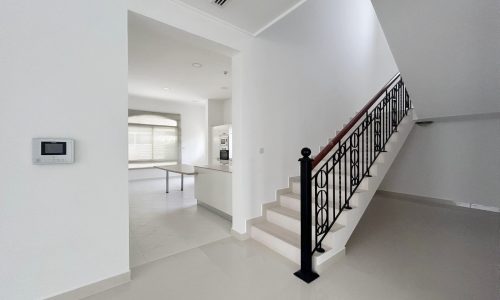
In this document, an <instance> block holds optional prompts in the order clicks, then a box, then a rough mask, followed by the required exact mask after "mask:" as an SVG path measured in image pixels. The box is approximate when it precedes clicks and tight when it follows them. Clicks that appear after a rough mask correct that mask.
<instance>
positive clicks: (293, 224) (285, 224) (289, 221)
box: [266, 210, 348, 234]
mask: <svg viewBox="0 0 500 300" xmlns="http://www.w3.org/2000/svg"><path fill="white" fill-rule="evenodd" d="M313 215H314V212H313ZM347 215H348V214H345V213H344V212H342V213H341V214H340V216H339V218H338V219H337V221H335V223H338V224H341V225H342V224H346V222H347V217H348V216H347ZM266 219H267V221H269V222H271V223H273V224H276V225H278V226H280V227H282V228H284V229H286V230H290V231H292V232H295V233H297V234H300V220H297V219H295V218H292V217H289V216H287V215H283V214H280V213H278V212H275V211H272V210H268V211H267V212H266ZM329 219H330V220H333V211H332V210H329ZM314 220H315V218H314V217H313V219H312V224H313V226H314V225H315V223H314ZM311 230H314V227H313V228H311ZM313 232H314V231H313Z"/></svg>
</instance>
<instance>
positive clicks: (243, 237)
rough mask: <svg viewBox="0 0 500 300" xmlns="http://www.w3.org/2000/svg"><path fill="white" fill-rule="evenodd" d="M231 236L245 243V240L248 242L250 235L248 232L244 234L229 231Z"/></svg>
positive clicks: (232, 230)
mask: <svg viewBox="0 0 500 300" xmlns="http://www.w3.org/2000/svg"><path fill="white" fill-rule="evenodd" d="M231 235H232V236H233V237H234V238H236V239H237V240H240V241H245V240H248V239H249V238H250V234H249V233H248V230H247V232H245V233H239V232H238V231H235V230H234V229H231Z"/></svg>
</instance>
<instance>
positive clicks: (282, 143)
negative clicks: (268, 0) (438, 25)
mask: <svg viewBox="0 0 500 300" xmlns="http://www.w3.org/2000/svg"><path fill="white" fill-rule="evenodd" d="M396 72H397V67H396V64H395V62H394V60H393V57H392V55H391V52H390V50H389V47H388V45H387V42H386V40H385V37H384V35H383V33H382V30H381V28H380V26H379V23H378V20H377V18H376V16H375V12H374V10H373V7H372V5H371V2H370V1H369V0H355V1H353V0H339V1H330V0H315V1H307V2H306V3H304V4H303V5H302V6H300V7H299V8H297V9H296V10H295V11H293V12H292V13H291V14H289V15H288V16H286V17H285V18H283V19H282V20H280V21H279V22H277V23H276V24H275V25H273V26H272V27H270V28H269V29H268V30H267V31H264V32H263V33H262V34H261V35H259V36H258V37H257V38H256V39H254V40H253V41H252V42H251V44H250V45H249V47H248V48H245V49H244V50H243V51H242V52H241V53H240V54H238V55H237V56H235V57H233V80H232V82H233V133H234V143H233V146H234V160H233V164H234V168H233V171H234V172H233V178H234V182H233V202H234V203H233V229H235V230H236V231H238V232H245V220H246V219H249V218H252V217H256V216H258V215H260V213H261V205H262V204H263V203H266V202H270V201H274V200H275V199H274V198H275V191H276V189H278V188H282V187H286V186H287V184H288V176H295V175H298V174H299V171H298V162H297V159H298V158H299V156H300V150H301V148H302V147H304V146H309V147H311V149H312V150H313V153H317V152H318V150H319V146H320V145H324V144H326V142H327V139H328V138H329V137H332V136H334V135H335V131H336V130H337V129H339V128H340V126H341V125H342V123H344V122H345V121H346V120H347V119H348V117H349V116H352V115H354V113H355V111H356V110H358V109H360V108H361V107H362V106H363V105H364V104H366V102H367V101H368V100H369V99H370V98H371V97H372V96H373V95H374V94H375V93H376V92H377V91H378V90H380V88H381V87H382V86H383V85H384V84H385V83H386V82H387V81H388V80H389V79H390V78H391V77H392V76H393V75H394V74H395V73H396ZM260 148H263V150H264V153H260Z"/></svg>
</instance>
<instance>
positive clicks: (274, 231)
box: [253, 221, 300, 248]
mask: <svg viewBox="0 0 500 300" xmlns="http://www.w3.org/2000/svg"><path fill="white" fill-rule="evenodd" d="M253 226H254V227H256V228H258V229H260V230H262V231H265V232H267V233H269V234H271V235H273V236H275V237H276V238H279V239H280V240H282V241H284V242H287V243H288V244H291V245H293V246H294V247H297V248H300V235H299V234H297V233H295V232H292V231H290V230H286V229H284V228H283V227H281V226H278V225H275V224H273V223H271V222H268V221H264V222H260V223H257V224H253Z"/></svg>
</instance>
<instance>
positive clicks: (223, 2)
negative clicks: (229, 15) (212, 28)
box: [212, 0, 227, 7]
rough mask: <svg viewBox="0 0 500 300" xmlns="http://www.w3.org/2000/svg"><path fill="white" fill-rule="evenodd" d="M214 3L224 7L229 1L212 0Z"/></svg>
mask: <svg viewBox="0 0 500 300" xmlns="http://www.w3.org/2000/svg"><path fill="white" fill-rule="evenodd" d="M212 3H213V4H215V5H217V6H220V7H223V6H224V5H225V4H226V3H227V0H212Z"/></svg>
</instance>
